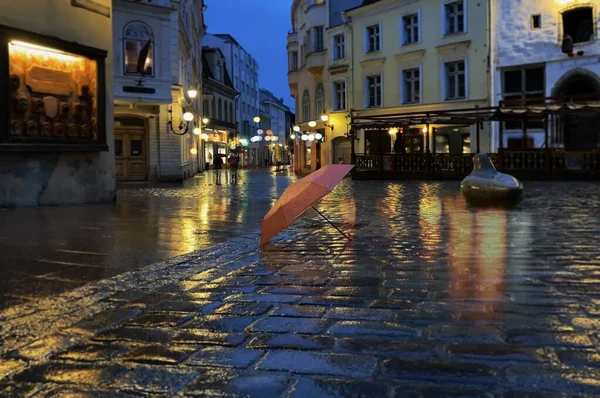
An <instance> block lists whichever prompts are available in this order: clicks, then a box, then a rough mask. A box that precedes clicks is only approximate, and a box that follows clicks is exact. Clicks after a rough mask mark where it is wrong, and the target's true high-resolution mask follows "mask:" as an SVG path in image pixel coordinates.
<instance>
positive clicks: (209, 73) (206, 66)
mask: <svg viewBox="0 0 600 398" xmlns="http://www.w3.org/2000/svg"><path fill="white" fill-rule="evenodd" d="M217 51H218V52H219V54H221V57H222V58H223V59H225V56H224V55H223V52H222V51H221V49H219V48H210V47H202V76H203V78H204V79H205V80H206V79H207V78H210V79H213V80H215V81H217V80H216V79H215V75H214V74H213V69H212V68H211V65H210V63H209V62H208V58H206V55H207V54H208V53H211V52H217ZM223 62H227V61H223ZM221 71H222V73H223V82H221V83H222V84H224V85H225V86H227V87H229V88H230V89H232V90H234V91H236V90H235V88H234V87H233V83H232V81H231V77H230V76H229V73H228V72H227V68H226V67H225V65H223V68H221ZM236 92H237V91H236Z"/></svg>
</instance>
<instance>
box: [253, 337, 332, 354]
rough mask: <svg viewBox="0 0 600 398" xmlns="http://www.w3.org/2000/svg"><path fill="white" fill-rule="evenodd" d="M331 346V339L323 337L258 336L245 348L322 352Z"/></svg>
mask: <svg viewBox="0 0 600 398" xmlns="http://www.w3.org/2000/svg"><path fill="white" fill-rule="evenodd" d="M332 345H333V339H332V338H330V337H324V336H318V337H314V336H304V335H300V334H293V333H290V334H280V335H268V334H265V335H259V336H256V337H255V338H253V339H252V340H251V341H250V342H249V343H248V345H247V346H246V347H248V348H269V349H294V350H323V349H327V348H330V347H331V346H332Z"/></svg>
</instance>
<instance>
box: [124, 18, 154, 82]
mask: <svg viewBox="0 0 600 398" xmlns="http://www.w3.org/2000/svg"><path fill="white" fill-rule="evenodd" d="M123 41H124V45H125V74H126V75H137V74H138V69H137V64H138V59H139V58H140V56H142V57H143V56H144V53H145V54H146V61H145V63H144V75H146V76H154V48H153V47H154V43H153V41H152V30H150V28H149V27H148V25H146V24H144V23H142V22H130V23H128V24H127V25H126V26H125V31H124V32H123Z"/></svg>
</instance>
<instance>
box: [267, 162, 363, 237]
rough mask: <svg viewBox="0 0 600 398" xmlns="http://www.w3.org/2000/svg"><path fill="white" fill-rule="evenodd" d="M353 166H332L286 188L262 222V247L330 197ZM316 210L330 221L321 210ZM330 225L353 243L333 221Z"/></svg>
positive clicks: (323, 168)
mask: <svg viewBox="0 0 600 398" xmlns="http://www.w3.org/2000/svg"><path fill="white" fill-rule="evenodd" d="M353 167H354V165H346V164H330V165H327V166H325V167H322V168H321V169H319V170H317V171H315V172H314V173H312V174H309V175H308V176H306V177H304V178H302V179H301V180H299V181H296V182H295V183H293V184H292V185H290V186H289V187H287V189H286V190H285V192H284V193H283V195H281V197H280V198H279V200H277V202H276V203H275V205H274V206H273V207H272V208H271V210H270V211H269V212H268V213H267V215H266V216H265V218H264V219H263V223H262V228H261V233H260V245H261V246H263V245H264V244H266V243H267V242H268V241H269V239H271V238H272V237H274V236H275V235H277V234H278V233H279V232H281V231H283V230H284V229H286V228H287V227H289V226H290V225H291V224H292V223H293V222H294V221H296V220H297V219H298V218H299V217H300V216H301V215H302V214H304V212H305V211H307V210H308V209H310V208H311V207H312V206H313V205H314V204H316V203H317V202H318V201H319V200H321V199H322V198H323V197H325V196H326V195H327V194H329V193H330V192H331V191H332V190H333V188H335V186H336V185H337V184H338V183H339V182H340V181H341V180H342V178H344V176H345V175H346V174H348V172H349V171H350V170H352V168H353ZM313 209H314V207H313ZM314 210H315V211H316V212H317V213H319V214H320V215H321V217H323V218H325V220H327V218H326V217H325V216H324V215H323V214H322V213H321V212H320V211H318V210H317V209H314ZM327 222H329V223H330V224H331V225H333V226H334V227H335V228H336V229H337V230H338V231H339V232H340V233H341V234H342V235H344V236H345V237H346V238H347V239H348V240H352V237H351V236H350V235H348V234H345V233H343V232H342V231H340V230H339V228H338V227H336V226H335V225H334V224H333V223H332V222H331V221H329V220H327Z"/></svg>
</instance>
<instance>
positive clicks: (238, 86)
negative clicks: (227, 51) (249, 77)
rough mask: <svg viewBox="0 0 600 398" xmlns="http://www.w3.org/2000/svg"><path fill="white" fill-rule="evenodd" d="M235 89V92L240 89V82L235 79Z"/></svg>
mask: <svg viewBox="0 0 600 398" xmlns="http://www.w3.org/2000/svg"><path fill="white" fill-rule="evenodd" d="M235 88H236V90H237V89H239V88H240V82H239V80H238V78H237V77H236V78H235Z"/></svg>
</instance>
